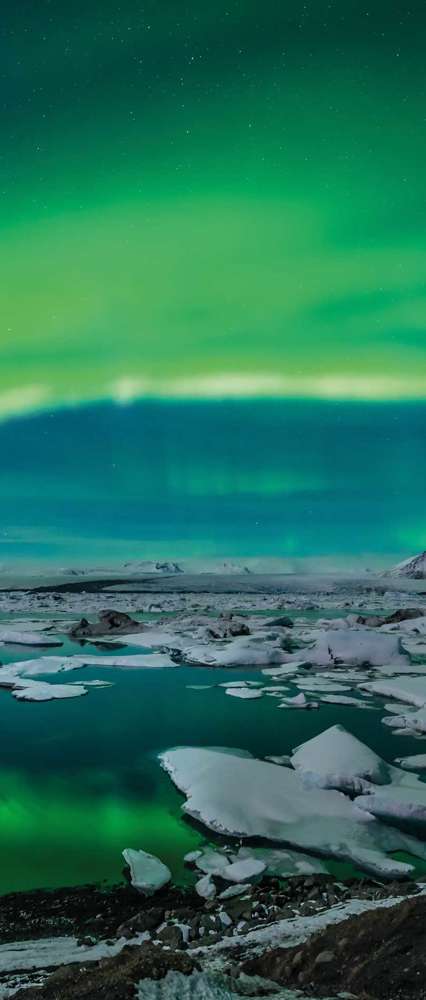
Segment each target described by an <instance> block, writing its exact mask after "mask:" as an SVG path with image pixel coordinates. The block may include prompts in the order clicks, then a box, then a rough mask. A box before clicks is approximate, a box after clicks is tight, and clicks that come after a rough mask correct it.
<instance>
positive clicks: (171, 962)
mask: <svg viewBox="0 0 426 1000" xmlns="http://www.w3.org/2000/svg"><path fill="white" fill-rule="evenodd" d="M195 968H197V966H196V965H195V963H194V961H193V960H192V959H191V958H190V957H189V955H188V954H187V952H182V951H171V950H169V949H164V948H161V947H160V946H159V945H152V944H150V943H149V942H146V943H145V944H143V945H141V946H140V947H126V948H123V951H121V952H120V954H119V955H116V956H115V957H114V958H107V959H102V961H100V962H90V963H88V964H87V965H85V966H84V965H83V966H80V965H79V966H75V965H70V966H67V965H65V966H61V967H60V968H59V969H57V970H56V971H55V972H53V973H52V974H51V975H50V976H49V977H48V980H47V982H46V983H45V984H44V985H43V986H41V987H39V986H37V987H34V988H30V989H22V990H18V992H17V993H16V994H15V995H14V996H15V1000H134V996H135V984H136V983H138V982H139V981H140V980H141V979H154V980H159V979H163V978H164V976H166V975H167V973H168V972H169V971H170V970H171V969H176V971H178V972H182V973H183V974H184V975H189V974H190V973H191V972H193V970H194V969H195Z"/></svg>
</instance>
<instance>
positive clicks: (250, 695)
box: [225, 687, 263, 701]
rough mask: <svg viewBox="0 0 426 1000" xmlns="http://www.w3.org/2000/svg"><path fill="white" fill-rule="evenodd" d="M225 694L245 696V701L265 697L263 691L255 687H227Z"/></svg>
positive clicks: (235, 696)
mask: <svg viewBox="0 0 426 1000" xmlns="http://www.w3.org/2000/svg"><path fill="white" fill-rule="evenodd" d="M225 694H229V695H231V696H232V697H233V698H243V699H244V701H252V700H253V699H256V698H262V697H263V694H262V691H258V690H256V689H254V688H241V687H238V688H236V687H233V688H226V691H225Z"/></svg>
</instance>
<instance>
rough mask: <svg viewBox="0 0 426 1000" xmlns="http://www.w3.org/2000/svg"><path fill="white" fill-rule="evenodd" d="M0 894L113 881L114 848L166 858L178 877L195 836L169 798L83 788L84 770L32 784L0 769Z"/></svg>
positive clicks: (118, 868)
mask: <svg viewBox="0 0 426 1000" xmlns="http://www.w3.org/2000/svg"><path fill="white" fill-rule="evenodd" d="M0 782H1V789H2V796H1V799H0V852H1V856H2V859H3V861H2V865H1V873H0V891H1V892H8V891H14V890H16V889H30V888H39V887H42V886H45V887H49V886H58V885H71V884H79V883H84V882H96V881H101V880H103V879H105V878H107V879H108V880H109V881H110V882H114V881H120V880H121V877H122V876H121V873H122V869H123V861H122V859H121V852H122V850H123V848H124V847H126V846H130V845H133V846H135V847H141V846H143V848H144V849H145V850H148V851H151V852H154V853H155V852H157V853H158V854H160V855H162V856H164V857H167V858H168V859H169V861H170V864H171V865H172V866H173V868H174V874H176V876H177V877H178V878H182V877H183V875H184V870H183V863H182V859H183V855H184V854H185V853H186V852H187V851H189V850H192V849H193V848H194V846H197V843H198V840H199V837H198V835H197V834H196V833H195V832H194V830H193V829H191V827H189V826H188V825H187V824H185V823H182V822H181V821H180V820H179V817H178V815H174V814H173V813H172V812H171V808H170V806H171V803H172V802H173V796H171V795H170V793H169V789H168V788H167V786H166V790H165V794H164V798H163V800H162V799H161V798H156V799H155V800H151V801H150V800H149V799H148V800H147V801H144V802H143V803H138V802H137V801H136V800H135V799H132V798H129V799H128V800H126V798H125V797H124V796H122V797H120V795H119V794H116V795H113V794H111V793H109V794H108V793H106V794H99V793H98V795H94V794H92V795H90V794H88V793H87V791H86V794H85V792H84V775H81V776H80V778H78V777H77V776H76V778H75V781H73V782H72V783H71V782H70V783H69V784H68V788H67V790H65V788H64V784H63V782H55V780H54V779H47V780H46V781H45V782H43V784H39V785H37V784H35V783H34V782H33V781H31V782H30V781H29V780H26V779H24V778H23V777H22V776H21V775H19V774H16V773H12V772H1V774H0Z"/></svg>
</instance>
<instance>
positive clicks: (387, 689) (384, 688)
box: [360, 676, 426, 708]
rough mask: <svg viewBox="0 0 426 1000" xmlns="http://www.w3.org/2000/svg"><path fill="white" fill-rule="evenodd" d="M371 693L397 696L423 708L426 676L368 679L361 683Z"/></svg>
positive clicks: (386, 696) (396, 697) (400, 699)
mask: <svg viewBox="0 0 426 1000" xmlns="http://www.w3.org/2000/svg"><path fill="white" fill-rule="evenodd" d="M360 687H361V688H362V689H363V690H364V691H369V692H370V694H379V695H382V696H383V697H385V698H395V699H397V700H398V701H403V702H407V703H408V704H409V705H416V706H418V707H419V708H422V707H423V705H426V676H425V677H405V676H404V677H394V678H393V680H390V681H387V680H379V681H367V682H364V683H362V684H361V685H360Z"/></svg>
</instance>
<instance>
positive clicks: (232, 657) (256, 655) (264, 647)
mask: <svg viewBox="0 0 426 1000" xmlns="http://www.w3.org/2000/svg"><path fill="white" fill-rule="evenodd" d="M182 659H183V660H184V662H185V663H190V664H196V665H199V666H205V667H240V666H247V667H254V666H267V665H268V664H273V663H276V664H277V665H279V664H281V663H283V662H284V660H285V659H286V654H285V653H283V651H282V649H281V647H280V646H279V645H278V644H277V643H271V642H258V641H253V640H251V639H247V638H245V637H244V638H240V639H234V640H233V641H232V642H228V643H226V644H225V645H218V644H217V645H213V644H212V643H210V644H207V645H192V646H187V647H186V648H184V649H183V650H182Z"/></svg>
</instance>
